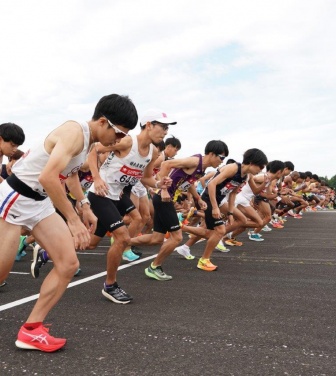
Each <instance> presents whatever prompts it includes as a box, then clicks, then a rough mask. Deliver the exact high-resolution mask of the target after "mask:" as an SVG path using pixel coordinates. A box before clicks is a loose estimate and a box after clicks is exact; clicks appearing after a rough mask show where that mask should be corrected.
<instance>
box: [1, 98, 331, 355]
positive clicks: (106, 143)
mask: <svg viewBox="0 0 336 376" xmlns="http://www.w3.org/2000/svg"><path fill="white" fill-rule="evenodd" d="M137 123H138V114H137V111H136V108H135V106H134V104H133V103H132V101H131V100H130V99H129V98H128V97H127V96H120V95H117V94H111V95H107V96H104V97H103V98H101V99H100V101H99V102H98V104H97V106H96V108H95V110H94V113H93V116H92V119H91V120H90V121H88V122H75V121H67V122H65V123H64V124H62V125H60V126H59V127H57V128H56V129H54V130H53V131H52V132H51V133H49V134H48V135H47V136H46V137H45V138H44V139H42V140H41V142H40V143H39V144H37V145H36V146H35V147H33V148H32V149H31V150H28V151H25V152H23V151H21V150H20V149H19V147H20V145H22V144H23V143H24V141H25V135H24V131H23V129H22V128H21V127H19V126H18V125H16V124H13V123H5V124H1V125H0V159H1V162H2V158H3V156H7V157H8V163H7V164H3V165H2V172H1V180H0V182H1V184H0V217H1V219H0V231H1V234H2V243H1V245H0V287H4V288H6V289H9V288H10V281H8V274H9V272H10V271H11V269H12V267H13V264H14V262H15V260H16V261H20V260H21V258H22V257H24V256H25V255H26V251H27V249H28V248H27V247H29V246H30V247H31V248H32V249H33V262H32V264H31V274H32V277H34V278H38V277H39V275H40V272H41V270H42V269H43V265H44V264H46V263H47V262H48V261H49V260H50V261H52V262H53V268H52V270H51V271H50V272H49V274H47V276H46V277H45V279H44V281H43V283H42V286H41V290H40V296H39V298H38V300H37V302H36V304H35V306H34V308H33V310H32V312H31V313H30V315H29V317H28V319H27V320H26V322H25V323H24V324H23V325H22V327H21V328H20V330H19V333H18V336H17V340H16V346H17V347H19V348H23V349H32V350H41V351H45V352H53V351H56V350H58V349H60V348H62V347H63V346H64V345H65V343H66V339H64V338H56V337H53V336H51V335H50V334H49V332H48V329H47V328H46V327H45V326H44V325H43V322H44V320H45V318H46V316H47V314H48V313H49V311H50V310H51V309H52V308H53V306H54V305H55V304H56V303H57V302H58V301H59V299H60V298H61V297H62V295H63V293H64V291H65V290H66V288H67V286H68V284H69V282H70V281H71V279H72V278H73V276H75V275H79V274H80V273H81V268H80V265H79V261H78V258H77V256H76V250H84V249H95V248H96V247H97V245H98V244H99V242H100V241H101V239H102V238H104V237H106V236H108V237H110V240H111V246H110V248H109V250H108V253H107V260H106V270H107V276H106V280H105V283H104V286H103V288H102V294H103V295H104V296H105V297H106V298H107V299H109V300H110V301H112V302H114V303H119V304H127V303H130V302H131V301H132V296H131V295H130V294H129V293H127V292H126V291H125V290H124V289H122V288H121V287H120V286H119V285H118V283H117V270H118V267H119V265H120V263H121V262H122V260H124V261H126V262H132V261H135V260H137V259H139V258H140V257H141V252H139V249H140V250H141V249H142V247H144V246H146V245H151V246H153V245H156V246H158V248H159V251H158V254H157V256H156V257H155V259H154V261H153V262H152V263H151V264H150V265H148V267H147V268H146V269H145V274H146V275H147V276H148V277H149V278H152V279H155V280H158V281H169V280H171V279H172V278H173V277H172V276H171V275H169V274H167V273H165V272H164V271H163V264H164V261H165V260H166V259H167V257H168V256H169V255H170V254H172V253H173V252H177V253H178V254H180V255H182V256H183V257H185V258H186V259H187V260H193V259H194V258H195V256H193V254H192V246H193V245H194V244H195V243H196V242H199V241H203V242H204V243H203V244H204V252H203V255H202V257H201V258H200V259H199V260H198V263H197V268H198V269H200V270H202V271H205V272H212V271H215V270H216V269H217V266H216V265H214V264H213V263H212V262H211V255H212V252H213V251H214V250H218V251H220V252H228V251H229V249H228V248H227V246H231V247H235V246H242V245H243V243H242V242H241V241H240V240H239V235H240V234H242V233H243V232H245V231H247V232H248V239H249V241H253V242H261V241H264V238H263V236H262V233H263V231H272V229H273V228H275V229H282V228H284V225H285V221H286V217H287V216H292V217H294V218H295V219H298V220H299V219H301V218H302V215H303V213H304V212H306V211H317V210H326V209H333V208H334V203H335V191H334V190H333V189H332V188H331V187H329V186H328V185H327V184H326V182H325V181H323V180H321V179H320V178H319V177H318V175H316V174H313V173H312V172H310V171H305V172H299V171H296V170H295V168H294V164H293V163H292V162H290V161H281V160H273V161H268V159H267V156H266V155H265V154H264V152H263V151H262V150H259V149H256V148H251V149H248V150H246V151H244V150H242V155H243V158H242V160H241V161H235V160H232V159H228V160H226V158H227V157H228V156H229V146H228V145H226V143H225V142H224V141H222V140H208V142H206V143H205V145H204V150H195V154H194V155H192V156H190V157H187V158H178V157H176V154H177V153H178V152H179V151H180V149H181V147H182V143H181V141H180V140H179V139H178V138H176V137H174V136H171V137H168V138H167V134H168V132H169V126H170V125H175V124H176V123H177V121H176V119H174V118H170V117H169V116H168V115H167V114H166V113H165V112H162V111H161V110H148V111H147V112H146V113H144V114H142V117H141V118H140V130H139V132H138V134H136V135H134V136H130V135H128V132H129V131H130V130H132V129H135V128H136V126H137ZM177 129H178V128H177V127H176V130H177ZM183 232H186V233H187V234H188V235H189V237H188V241H187V242H186V243H185V244H181V243H182V240H183V236H182V235H183ZM60 238H62V247H59V245H58V244H59V243H58V239H60ZM256 246H257V245H256ZM41 268H42V269H41ZM6 279H7V281H6ZM7 282H8V283H9V284H7ZM1 290H3V289H0V293H1Z"/></svg>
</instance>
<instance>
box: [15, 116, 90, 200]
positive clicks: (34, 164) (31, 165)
mask: <svg viewBox="0 0 336 376" xmlns="http://www.w3.org/2000/svg"><path fill="white" fill-rule="evenodd" d="M79 124H80V126H81V127H82V130H83V134H84V147H83V150H82V151H81V153H80V154H78V155H76V156H75V157H73V158H72V159H71V160H70V162H69V164H68V165H67V166H66V168H65V169H64V170H63V171H62V172H61V173H60V174H59V178H60V180H61V181H65V180H66V179H67V178H68V177H69V176H71V175H72V174H74V173H76V172H77V171H78V170H79V169H80V167H81V166H82V164H83V163H84V162H85V159H86V157H87V154H88V152H89V148H90V129H89V124H88V123H87V122H83V123H79ZM49 158H50V154H48V153H47V151H46V150H45V148H44V142H43V143H41V144H39V145H38V146H36V147H35V148H33V149H31V150H28V151H27V152H26V153H25V154H24V155H23V156H22V158H21V159H19V160H18V161H17V162H16V163H15V165H13V168H12V172H13V173H14V174H15V175H16V177H17V178H18V179H20V180H21V181H23V182H24V183H25V184H26V185H28V186H29V187H30V188H32V190H33V191H35V192H37V193H39V194H40V195H41V196H44V197H46V196H47V194H46V192H45V191H44V189H43V187H42V185H41V184H40V183H39V181H38V178H39V176H40V174H41V171H42V170H43V168H44V167H45V166H46V164H47V162H48V160H49Z"/></svg>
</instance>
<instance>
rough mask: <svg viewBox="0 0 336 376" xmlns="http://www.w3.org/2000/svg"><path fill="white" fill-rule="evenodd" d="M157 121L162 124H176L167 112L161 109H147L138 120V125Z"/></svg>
mask: <svg viewBox="0 0 336 376" xmlns="http://www.w3.org/2000/svg"><path fill="white" fill-rule="evenodd" d="M148 121H149V122H152V121H157V122H158V123H162V124H176V123H177V122H176V121H175V120H173V119H170V118H169V117H168V116H167V114H166V113H165V112H163V111H161V110H148V111H146V112H145V113H144V115H143V117H142V118H141V120H140V125H146V123H147V122H148Z"/></svg>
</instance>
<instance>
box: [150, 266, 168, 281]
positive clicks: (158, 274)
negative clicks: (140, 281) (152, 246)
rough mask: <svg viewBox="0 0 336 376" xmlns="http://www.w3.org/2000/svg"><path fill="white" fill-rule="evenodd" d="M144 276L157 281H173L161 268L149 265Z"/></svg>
mask: <svg viewBox="0 0 336 376" xmlns="http://www.w3.org/2000/svg"><path fill="white" fill-rule="evenodd" d="M145 274H146V276H147V277H149V278H152V279H156V280H157V281H170V280H171V279H173V277H172V276H171V275H168V274H166V273H165V272H164V271H163V270H162V267H161V266H156V267H153V265H152V264H151V265H150V266H149V267H148V268H146V269H145Z"/></svg>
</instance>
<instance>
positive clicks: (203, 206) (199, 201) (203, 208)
mask: <svg viewBox="0 0 336 376" xmlns="http://www.w3.org/2000/svg"><path fill="white" fill-rule="evenodd" d="M198 205H199V207H200V208H201V209H202V210H206V208H207V207H208V205H207V203H206V202H205V201H203V200H202V199H201V198H200V199H199V200H198Z"/></svg>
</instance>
